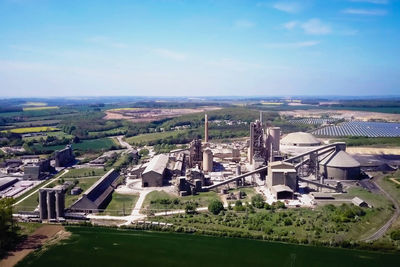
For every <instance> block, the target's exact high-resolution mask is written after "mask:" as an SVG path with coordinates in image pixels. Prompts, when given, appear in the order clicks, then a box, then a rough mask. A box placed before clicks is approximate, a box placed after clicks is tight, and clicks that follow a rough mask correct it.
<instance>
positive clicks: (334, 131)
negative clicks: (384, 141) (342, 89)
mask: <svg viewBox="0 0 400 267" xmlns="http://www.w3.org/2000/svg"><path fill="white" fill-rule="evenodd" d="M312 133H313V134H314V135H316V136H365V137H400V123H388V122H364V121H349V122H343V123H340V124H338V125H333V126H326V127H323V128H321V129H318V130H315V131H313V132H312Z"/></svg>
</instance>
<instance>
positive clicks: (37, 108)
mask: <svg viewBox="0 0 400 267" xmlns="http://www.w3.org/2000/svg"><path fill="white" fill-rule="evenodd" d="M45 109H59V107H57V106H38V107H26V108H23V110H24V111H31V110H45Z"/></svg>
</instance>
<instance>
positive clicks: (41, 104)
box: [22, 102, 47, 107]
mask: <svg viewBox="0 0 400 267" xmlns="http://www.w3.org/2000/svg"><path fill="white" fill-rule="evenodd" d="M22 105H23V106H35V107H42V106H46V105H47V103H45V102H26V103H25V104H22Z"/></svg>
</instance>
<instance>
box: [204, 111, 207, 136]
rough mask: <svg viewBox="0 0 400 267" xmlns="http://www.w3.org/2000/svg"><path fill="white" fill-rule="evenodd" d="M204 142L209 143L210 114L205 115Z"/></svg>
mask: <svg viewBox="0 0 400 267" xmlns="http://www.w3.org/2000/svg"><path fill="white" fill-rule="evenodd" d="M204 142H205V143H208V116H207V114H205V115H204Z"/></svg>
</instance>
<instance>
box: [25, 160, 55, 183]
mask: <svg viewBox="0 0 400 267" xmlns="http://www.w3.org/2000/svg"><path fill="white" fill-rule="evenodd" d="M53 169H54V168H53V167H51V165H50V159H42V160H39V161H37V162H33V163H28V164H26V165H25V166H24V179H25V180H38V179H39V178H40V177H42V176H43V175H44V174H45V173H50V172H52V171H53Z"/></svg>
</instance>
